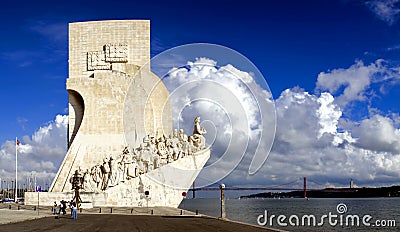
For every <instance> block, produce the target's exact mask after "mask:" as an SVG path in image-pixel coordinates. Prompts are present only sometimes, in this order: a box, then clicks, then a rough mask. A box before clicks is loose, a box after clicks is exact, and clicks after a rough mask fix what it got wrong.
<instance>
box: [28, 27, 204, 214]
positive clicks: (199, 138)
mask: <svg viewBox="0 0 400 232" xmlns="http://www.w3.org/2000/svg"><path fill="white" fill-rule="evenodd" d="M149 61H150V22H149V21H148V20H111V21H94V22H79V23H71V24H70V25H69V78H68V79H67V90H68V95H69V128H68V129H69V133H68V152H67V154H66V156H65V158H64V160H63V162H62V164H61V166H60V169H59V171H58V173H57V174H56V177H55V179H54V181H53V183H52V185H51V187H50V190H49V192H42V193H40V194H37V193H32V192H27V193H25V204H27V205H36V204H37V203H38V201H39V204H40V205H49V206H51V205H53V202H54V201H57V202H59V201H61V200H67V201H68V200H71V199H72V198H73V194H74V193H73V190H72V188H71V187H72V185H71V182H70V180H71V178H72V176H73V174H74V173H75V172H76V171H77V173H79V175H80V176H81V177H82V191H80V197H81V199H82V201H83V202H84V203H85V205H86V206H88V205H89V206H136V207H137V206H139V207H140V206H143V207H145V206H170V207H177V206H178V205H179V204H180V202H181V201H182V192H186V191H188V189H189V188H190V186H191V184H192V183H193V181H194V180H195V178H196V177H197V175H198V174H199V172H200V170H201V169H202V168H203V166H204V165H205V163H206V162H207V160H208V159H209V157H210V150H209V149H208V148H206V146H205V138H204V137H203V135H202V134H204V133H206V131H205V130H204V128H202V127H200V118H196V119H195V120H194V131H193V135H191V136H188V135H186V134H185V133H184V132H183V131H182V130H179V131H178V130H172V113H171V105H170V102H169V93H168V91H167V89H166V87H165V86H164V84H163V83H162V82H161V80H160V79H159V78H158V77H157V76H156V75H155V74H153V73H152V72H151V71H150V65H149ZM38 196H39V199H38Z"/></svg>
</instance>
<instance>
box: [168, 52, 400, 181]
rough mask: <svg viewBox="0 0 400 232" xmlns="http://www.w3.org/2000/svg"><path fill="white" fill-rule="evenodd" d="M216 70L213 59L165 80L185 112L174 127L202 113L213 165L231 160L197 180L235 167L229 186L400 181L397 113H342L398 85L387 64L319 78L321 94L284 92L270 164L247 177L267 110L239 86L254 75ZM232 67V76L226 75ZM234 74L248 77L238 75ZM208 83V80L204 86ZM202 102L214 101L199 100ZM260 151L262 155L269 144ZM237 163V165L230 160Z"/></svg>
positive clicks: (298, 90) (296, 90) (277, 103)
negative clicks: (355, 116)
mask: <svg viewBox="0 0 400 232" xmlns="http://www.w3.org/2000/svg"><path fill="white" fill-rule="evenodd" d="M216 65H217V63H216V62H215V61H213V60H209V59H204V58H203V59H197V60H196V61H194V62H189V63H188V64H187V66H186V67H184V68H175V69H173V70H171V73H170V76H169V79H168V78H167V79H166V83H167V86H169V87H172V89H173V90H175V92H174V91H173V92H172V100H173V102H172V103H173V106H174V107H176V106H179V107H177V108H174V115H179V117H177V118H176V119H177V121H176V122H175V124H176V125H179V126H181V127H182V126H183V127H185V126H187V127H188V128H190V127H191V120H192V118H193V117H195V116H196V115H197V114H201V115H204V116H202V118H205V119H206V121H208V123H209V124H208V128H207V130H209V131H210V132H212V133H213V135H212V136H211V137H212V138H213V139H215V140H213V139H212V140H211V141H214V142H213V143H212V158H211V159H210V162H209V164H211V163H213V162H216V161H217V160H220V161H221V159H220V158H221V157H223V158H226V157H228V158H229V159H222V161H221V162H220V163H219V164H218V165H215V166H212V165H211V166H212V167H215V168H209V169H207V168H206V169H205V170H206V172H207V174H205V173H204V172H202V175H200V180H199V179H198V180H197V181H201V178H207V179H208V180H210V178H211V179H212V176H222V175H223V174H224V173H227V172H230V171H231V170H230V169H227V167H230V165H233V164H235V165H236V167H235V169H234V170H232V171H231V172H230V173H229V175H228V176H227V177H225V178H224V179H223V182H225V183H227V184H228V185H236V186H244V185H249V183H250V186H255V185H261V186H266V185H274V184H277V185H279V184H282V183H288V182H291V181H293V180H294V179H295V180H296V179H297V180H298V182H296V183H294V185H296V184H297V186H298V185H299V183H300V184H301V180H300V178H301V177H303V176H307V177H308V179H309V180H310V181H314V182H310V183H309V185H310V187H316V188H321V187H328V186H330V187H332V186H347V184H348V183H349V180H350V179H354V180H355V182H356V184H358V185H360V186H376V185H390V184H398V183H399V182H398V179H399V177H400V174H399V173H400V165H399V164H400V152H399V151H400V150H399V142H398V141H400V139H399V133H400V132H399V124H400V123H399V116H398V114H397V113H392V114H391V115H382V114H379V111H375V112H374V111H370V113H371V115H365V117H364V119H363V120H360V121H356V120H355V121H353V120H352V119H351V118H344V114H343V111H344V110H346V109H347V108H351V107H353V105H352V104H349V103H351V102H352V101H360V102H367V103H366V104H368V101H369V98H370V97H371V95H370V94H369V92H370V91H372V90H371V88H372V87H371V86H372V85H385V84H386V83H387V82H388V81H389V82H390V81H393V80H398V79H399V75H398V71H397V70H398V67H389V65H388V64H387V63H386V62H385V61H383V60H377V61H376V62H374V63H372V64H369V65H365V64H364V63H363V62H362V61H358V62H356V64H354V65H352V66H350V67H349V68H342V69H335V70H331V71H328V72H322V73H320V74H319V76H318V80H317V83H316V86H317V87H316V91H315V93H309V92H306V91H305V90H304V89H302V88H300V87H295V88H291V89H287V90H285V91H283V92H282V93H281V94H280V96H279V97H278V98H277V99H276V100H275V109H276V122H277V125H276V134H275V140H274V144H273V147H272V150H271V153H270V155H269V158H268V161H267V163H266V164H265V165H264V166H263V167H262V168H261V169H260V171H259V172H257V173H256V174H255V175H249V173H248V166H249V164H250V163H251V159H252V152H254V150H255V148H257V144H256V143H255V142H256V141H257V139H256V140H252V139H249V135H250V134H252V133H254V134H255V135H257V133H259V132H260V131H263V130H271V126H270V125H269V127H268V126H266V127H263V128H259V127H257V122H258V120H259V117H260V114H263V115H268V112H261V113H260V111H257V110H256V109H257V104H254V101H253V100H255V99H261V98H262V97H259V98H258V97H256V98H255V97H254V95H251V94H249V93H250V92H248V91H246V88H245V87H246V85H241V84H243V83H252V81H251V80H252V75H251V74H250V73H246V72H244V71H241V70H238V69H236V68H235V67H233V66H231V65H227V66H224V67H220V68H218V67H216ZM229 69H232V70H234V71H233V72H228V73H226V72H225V71H226V70H229ZM232 73H236V74H237V75H236V76H239V77H242V78H239V79H237V78H236V79H235V78H232V77H235V75H234V76H232ZM199 80H202V82H199ZM205 80H207V81H208V82H206V83H204V81H205ZM239 80H240V81H239ZM174 95H175V96H174ZM248 95H250V96H248ZM255 95H256V94H255ZM262 95H263V98H264V99H270V98H271V97H270V95H269V93H264V94H262ZM199 99H203V100H204V99H208V100H210V101H200V102H196V100H199ZM216 102H217V103H220V104H216ZM266 102H268V101H266ZM266 105H268V104H266ZM367 113H368V112H367ZM372 113H374V114H372ZM204 125H205V126H207V123H206V122H205V124H204ZM249 128H251V129H250V130H249ZM189 130H190V129H189ZM235 137H236V138H235ZM233 139H236V140H234V141H233ZM247 140H248V142H245V141H247ZM208 141H210V140H209V138H208ZM261 144H262V142H261ZM244 145H247V148H246V149H245V150H244V149H243V146H244ZM228 147H231V148H232V149H229V148H228ZM258 148H259V149H261V150H263V148H265V146H263V145H261V146H260V147H258ZM263 151H264V152H268V151H269V150H263ZM243 152H244V153H243ZM226 154H229V155H228V156H225V155H226ZM240 155H243V157H240ZM239 158H241V160H240V162H239V163H238V164H236V163H235V162H232V161H233V160H237V159H239ZM316 183H321V184H322V186H320V185H317V184H316Z"/></svg>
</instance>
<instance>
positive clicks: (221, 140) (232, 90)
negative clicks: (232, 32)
mask: <svg viewBox="0 0 400 232" xmlns="http://www.w3.org/2000/svg"><path fill="white" fill-rule="evenodd" d="M252 75H253V74H252V73H249V72H244V71H241V70H238V69H237V68H235V67H233V66H232V65H230V64H227V65H225V66H222V67H219V66H217V62H216V61H214V60H211V59H208V58H197V59H196V60H195V61H189V62H187V64H186V65H185V66H184V67H178V68H173V69H171V70H170V72H169V74H168V76H167V78H165V79H164V83H165V84H166V86H167V88H168V90H169V91H170V96H171V103H172V106H173V115H174V116H175V117H174V120H175V121H174V128H183V129H184V130H185V131H190V130H191V128H192V125H193V119H194V118H195V117H196V116H198V115H199V116H201V118H202V120H203V126H204V127H205V128H206V130H207V131H208V133H207V134H206V139H207V142H208V143H209V144H210V145H211V147H212V152H213V156H212V157H211V159H210V161H209V164H208V166H207V167H206V168H205V169H204V171H203V173H204V175H206V176H203V177H205V178H206V179H208V180H211V179H213V180H214V182H216V181H219V180H220V179H221V178H222V177H224V176H225V175H227V174H229V172H230V171H231V170H233V169H234V168H237V165H238V164H239V163H240V161H241V160H242V158H243V157H247V156H246V154H252V155H254V154H257V152H261V153H262V155H258V156H257V155H254V157H255V158H254V159H255V161H254V162H253V163H252V162H251V158H250V156H249V157H248V160H247V167H246V168H247V171H250V173H252V172H255V171H257V169H258V168H259V166H261V165H262V163H263V162H264V159H265V158H266V157H267V156H268V153H269V150H270V147H271V145H272V141H273V134H274V132H275V115H274V114H275V112H274V105H273V100H272V95H271V93H270V92H269V91H268V90H265V89H263V88H261V87H260V85H259V84H257V83H256V82H255V80H254V78H253V76H252ZM263 117H264V118H263ZM258 154H260V153H258ZM249 167H250V170H249ZM243 168H244V169H245V167H244V166H243Z"/></svg>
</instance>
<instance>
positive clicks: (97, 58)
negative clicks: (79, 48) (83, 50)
mask: <svg viewBox="0 0 400 232" xmlns="http://www.w3.org/2000/svg"><path fill="white" fill-rule="evenodd" d="M87 69H88V71H93V70H110V69H111V63H107V62H106V58H105V53H104V51H94V52H88V53H87Z"/></svg>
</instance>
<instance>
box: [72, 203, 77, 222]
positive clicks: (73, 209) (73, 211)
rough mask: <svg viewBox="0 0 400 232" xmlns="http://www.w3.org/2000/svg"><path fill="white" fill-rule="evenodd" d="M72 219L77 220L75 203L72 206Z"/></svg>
mask: <svg viewBox="0 0 400 232" xmlns="http://www.w3.org/2000/svg"><path fill="white" fill-rule="evenodd" d="M72 218H73V219H74V220H76V219H78V207H77V206H76V203H75V202H73V204H72Z"/></svg>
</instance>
